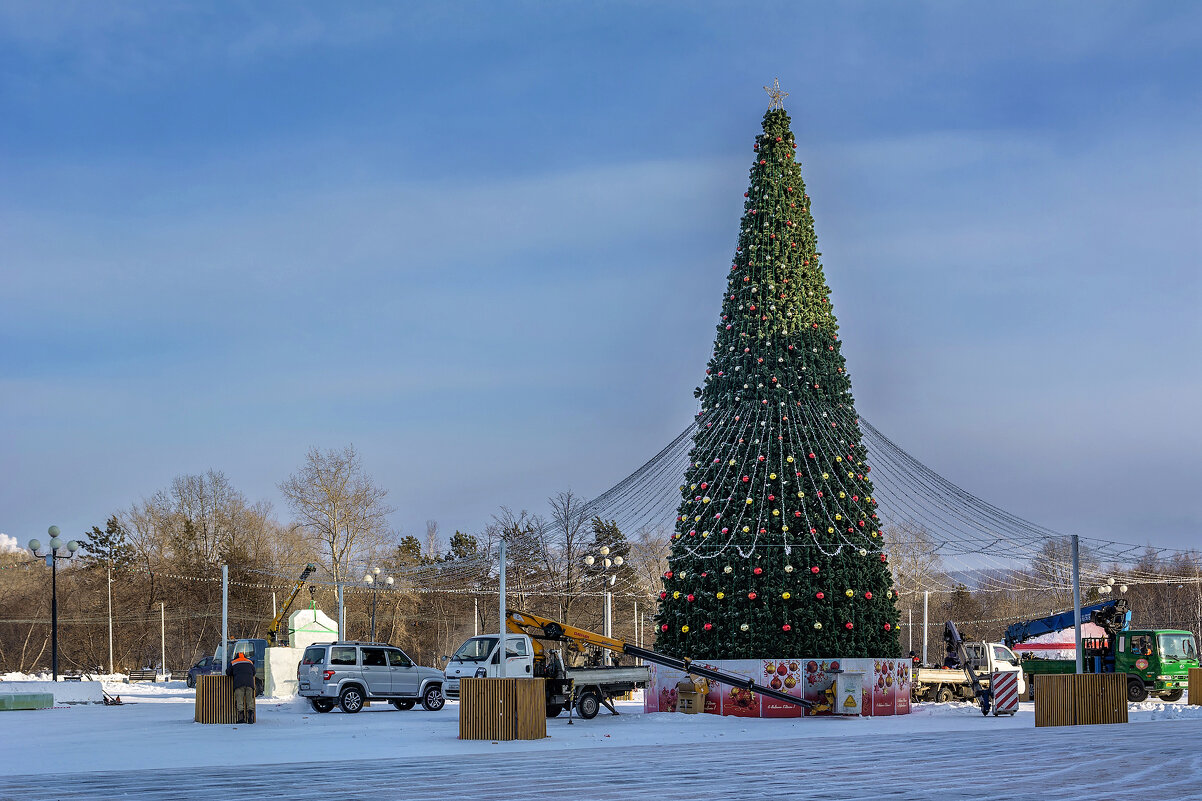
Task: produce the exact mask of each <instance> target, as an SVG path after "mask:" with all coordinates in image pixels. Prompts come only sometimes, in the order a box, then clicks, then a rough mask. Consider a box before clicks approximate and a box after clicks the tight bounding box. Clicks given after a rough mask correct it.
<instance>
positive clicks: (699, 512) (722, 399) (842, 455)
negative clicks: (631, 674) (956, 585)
mask: <svg viewBox="0 0 1202 801" xmlns="http://www.w3.org/2000/svg"><path fill="white" fill-rule="evenodd" d="M769 93H770V94H772V92H771V91H770V92H769ZM780 97H783V93H779V92H778V93H777V94H776V95H774V96H773V108H770V110H769V111H768V112H767V113H766V114H765V115H764V121H763V129H764V132H763V134H761V135H759V136H757V137H756V141H755V146H754V150H755V160H754V163H753V165H752V168H751V180H750V186H749V188H748V190H747V192H746V193H745V194H744V197H745V198H746V202H745V203H744V214H743V218H742V223H741V228H740V233H739V240H738V247H736V249H735V257H734V260H733V264H731V268H730V276H729V280H728V283H727V291H726V293H725V294H724V297H723V300H722V319H721V321H720V322H719V324H718V327H717V337H716V338H715V340H714V355H713V357H712V358H711V359H710V362H709V365H708V367H707V369H706V371H705V373H706V375H705V383H704V386H703V387H699V388H698V389H697V392H696V395H697V397H698V398H700V399H701V407H702V408H701V411H700V412H699V413H698V423H699V425H698V429H697V434H696V435H695V436H694V438H693V448H692V451H691V452H690V463H691V464H690V467H689V468H688V470H687V472H686V474H685V483H684V484H683V485H682V486H681V488H680V489H681V503H680V507H679V509H678V514H677V519H676V527H675V533H674V534H673V542H672V550H671V555H670V556H669V559H668V565H669V569H668V570H667V571H666V572H665V574H664V578H663V591H662V592H661V593H660V607H659V611H658V614H657V616H656V625H657V632H656V634H657V637H656V649H657V650H659V651H661V652H663V653H667V654H672V655H676V656H688V657H692V658H694V659H711V660H712V659H742V658H759V657H765V656H770V657H782V656H797V657H844V658H847V657H884V658H892V657H896V656H898V655H899V653H900V647H899V643H898V637H897V621H898V613H897V609H896V606H895V603H894V595H895V594H894V592H893V590H892V584H893V580H892V576H891V575H890V570H889V565H888V558H887V555H886V554H885V552H884V550H883V546H882V540H881V534H880V522H879V520H878V518H877V514H876V511H875V507H876V501H875V500H874V499H873V488H872V482H871V481H870V480H869V478H868V473H869V470H870V468H869V466H868V464H867V459H866V452H865V449H864V446H863V444H862V442H863V436H862V434H861V432H860V428H859V424H858V420H857V418H856V416H855V407H854V404H853V400H852V395H851V379H850V378H849V377H848V374H847V369H846V364H845V362H844V359H843V356H842V354H841V351H840V347H841V344H840V341H839V336H838V325H837V323H836V321H835V315H834V312H833V310H832V308H831V303H830V288H829V287H828V286H827V284H826V278H825V276H824V275H823V272H822V266H821V263H820V262H819V256H820V255H821V254H820V253H819V252H818V250H817V239H816V237H815V235H814V220H813V217H812V216H811V214H810V197H809V195H808V194H807V193H806V188H805V183H804V181H802V179H801V169H800V167H799V165H798V163H797V162H796V161H795V159H794V156H795V153H796V145H795V141H794V137H793V133H792V131H791V130H790V128H789V123H790V121H789V115H788V114H787V113H785V111H784V109H783V108H779V107H778V106H779V98H780Z"/></svg>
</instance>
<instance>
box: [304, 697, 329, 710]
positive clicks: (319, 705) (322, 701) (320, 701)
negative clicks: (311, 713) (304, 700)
mask: <svg viewBox="0 0 1202 801" xmlns="http://www.w3.org/2000/svg"><path fill="white" fill-rule="evenodd" d="M309 703H310V704H312V705H313V709H314V710H315V711H317V712H329V711H330V710H331V709H333V708H334V699H332V698H310V699H309Z"/></svg>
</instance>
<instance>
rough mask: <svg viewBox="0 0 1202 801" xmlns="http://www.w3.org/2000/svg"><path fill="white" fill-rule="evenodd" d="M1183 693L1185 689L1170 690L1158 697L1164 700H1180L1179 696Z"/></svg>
mask: <svg viewBox="0 0 1202 801" xmlns="http://www.w3.org/2000/svg"><path fill="white" fill-rule="evenodd" d="M1183 695H1185V690H1173V691H1172V692H1167V693H1165V694H1164V695H1162V696H1160V697H1161V698H1163V699H1164V700H1165V701H1180V700H1181V696H1183Z"/></svg>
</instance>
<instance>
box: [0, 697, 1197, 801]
mask: <svg viewBox="0 0 1202 801" xmlns="http://www.w3.org/2000/svg"><path fill="white" fill-rule="evenodd" d="M105 689H106V690H107V691H108V692H109V693H110V694H113V695H120V696H121V697H122V699H123V700H125V701H126V702H128V703H126V704H125V705H124V706H119V707H105V706H77V707H70V708H65V709H49V710H37V711H28V712H4V713H0V723H2V724H3V725H0V798H22V799H26V801H32V800H33V799H42V798H56V797H66V795H56V793H59V792H61V790H62V785H61V784H56V781H58V782H61V781H62V780H63V778H64V774H68V775H67V776H66V777H65V778H67V779H69V783H70V784H71V786H73V787H75V788H76V789H74V790H72V792H71V793H70V795H72V796H74V797H81V798H85V797H86V798H90V797H96V798H103V797H110V796H111V795H112V794H113V793H114V788H126V787H140V788H142V789H141V790H140V791H139V793H140V794H139V797H144V798H154V799H160V798H162V799H167V798H177V797H178V798H187V797H198V796H199V795H200V793H199V788H200V787H204V786H208V785H211V784H213V783H216V784H219V785H221V786H222V787H225V788H226V789H224V790H222V791H221V793H220V794H221V795H223V797H226V798H242V797H246V798H262V797H264V795H263V793H264V792H265V791H266V790H267V789H272V788H276V789H279V787H278V783H279V782H284V784H285V785H287V786H289V787H293V789H292V790H291V791H288V792H284V793H282V794H280V795H278V796H277V795H275V793H272V792H269V793H268V794H267V797H289V798H292V799H297V798H309V797H314V798H317V797H326V798H333V797H348V798H349V797H352V796H351V795H348V794H346V793H343V794H340V793H339V792H338V789H337V788H338V782H339V781H342V779H340V778H339V777H342V776H345V777H358V778H347V779H346V781H350V782H351V783H352V784H354V786H355V787H358V788H359V789H358V790H356V794H355V795H354V796H353V797H356V798H358V797H378V796H373V795H372V794H371V793H369V792H368V791H367V788H370V787H373V786H379V787H386V788H389V789H392V788H393V786H394V785H396V783H397V782H402V775H403V774H407V773H413V774H415V775H420V776H421V778H420V780H418V779H415V778H414V777H412V776H410V777H409V778H408V779H405V780H404V781H403V782H402V783H403V784H404V785H405V792H403V793H398V794H394V795H387V796H386V797H397V798H399V797H406V798H416V797H430V798H435V797H440V798H445V797H446V795H444V794H443V793H446V792H451V794H454V792H453V788H454V787H456V786H458V787H459V788H460V790H463V786H462V785H461V784H459V782H461V781H462V780H463V779H464V776H463V775H462V774H463V773H464V771H469V770H470V771H471V772H473V775H475V773H478V772H480V771H484V774H486V776H477V780H479V781H484V780H487V781H490V782H491V781H493V777H494V773H493V772H489V771H494V772H495V777H496V781H497V782H500V784H498V787H499V788H500V789H497V790H496V791H495V792H494V794H493V795H491V796H481V795H479V794H474V793H469V795H472V796H473V797H474V798H486V797H487V798H494V797H495V798H510V797H513V798H519V797H529V795H530V794H531V793H528V791H527V789H526V787H525V784H523V782H522V781H521V779H520V777H521V776H522V775H523V773H524V772H526V771H531V774H530V776H529V777H528V779H529V780H533V779H534V778H540V777H541V778H540V781H546V780H551V781H552V782H555V781H559V782H563V783H564V784H563V785H562V787H561V789H562V790H563V791H564V792H566V793H569V796H567V797H570V791H571V790H572V787H575V786H577V785H573V784H572V782H577V783H580V784H579V786H580V787H591V785H589V784H588V782H587V780H586V774H587V772H588V771H597V772H600V773H603V774H605V775H606V777H607V778H606V780H605V781H604V782H602V784H603V785H604V786H605V787H606V788H607V789H603V790H598V792H595V793H591V794H590V793H585V794H586V795H589V796H590V798H611V797H612V798H632V797H639V796H642V795H647V794H650V793H651V792H652V791H653V790H654V792H655V794H656V795H657V796H660V801H663V799H667V798H676V797H691V798H703V797H704V798H727V797H736V796H732V795H731V794H730V793H731V792H734V791H732V790H730V789H729V788H730V787H731V785H730V784H729V782H728V781H726V780H723V782H720V783H718V784H713V785H710V784H707V783H705V782H704V781H702V778H703V777H704V776H705V771H707V770H711V769H718V770H720V772H723V773H725V774H729V773H730V771H731V770H734V772H735V774H738V775H741V776H743V777H744V778H745V779H746V780H747V781H748V782H752V783H753V784H754V783H755V782H759V781H760V780H762V781H763V782H767V783H766V784H763V785H762V786H763V787H764V788H765V790H764V792H765V793H767V792H768V790H767V789H766V788H769V787H772V788H775V789H773V790H772V792H773V793H776V794H777V795H776V797H780V796H779V793H780V792H782V791H787V788H783V789H782V787H783V786H782V785H781V783H782V782H784V779H783V778H782V776H783V775H784V773H788V772H791V771H796V772H798V773H799V775H812V776H815V777H817V776H818V774H819V773H821V774H823V775H825V776H826V778H825V779H824V781H828V782H835V783H836V784H834V785H829V784H828V791H827V792H826V793H824V794H823V795H822V797H823V798H826V799H837V798H844V797H851V794H856V793H858V794H861V795H863V793H865V792H867V791H871V792H870V794H873V795H875V796H876V797H882V796H887V795H890V794H894V791H896V793H895V794H896V795H897V797H899V798H907V799H915V798H926V797H935V795H942V797H945V798H959V797H964V796H961V795H958V794H956V793H955V792H952V793H951V794H950V795H949V794H945V793H944V790H946V789H949V788H951V787H953V786H961V785H963V786H964V787H968V786H971V782H972V781H973V779H972V776H973V772H974V771H979V770H988V771H991V772H992V773H993V774H996V775H995V777H994V779H993V780H995V781H1001V780H1003V779H1005V780H1006V781H1007V782H1009V779H1008V778H1007V777H1009V776H1011V772H1012V773H1013V776H1015V777H1021V776H1026V775H1027V773H1029V772H1030V770H1031V768H1030V767H1029V766H1030V765H1031V764H1032V763H1033V761H1040V760H1042V761H1043V762H1046V763H1048V764H1051V765H1057V764H1060V763H1063V765H1064V768H1065V769H1066V770H1069V769H1070V768H1071V771H1072V773H1073V776H1074V777H1076V778H1074V779H1073V780H1074V781H1078V782H1079V780H1080V777H1081V775H1082V773H1081V768H1083V767H1084V765H1085V763H1086V762H1090V763H1091V764H1092V763H1094V762H1096V763H1097V770H1096V771H1095V779H1094V780H1096V781H1097V782H1098V783H1099V787H1098V790H1099V791H1101V792H1102V794H1101V795H1099V794H1097V792H1094V794H1093V795H1092V796H1080V795H1079V796H1076V797H1094V798H1110V797H1118V791H1117V787H1113V786H1112V789H1114V794H1112V795H1106V794H1105V791H1104V786H1105V785H1106V784H1107V783H1108V782H1111V781H1114V780H1115V777H1120V776H1123V775H1125V774H1126V773H1128V772H1130V771H1132V770H1135V769H1136V767H1137V766H1139V765H1144V766H1145V767H1146V766H1147V765H1148V764H1150V763H1151V764H1156V765H1158V768H1171V770H1170V772H1169V773H1165V772H1164V771H1163V770H1158V771H1153V772H1151V773H1149V774H1146V775H1143V777H1142V778H1141V780H1140V781H1141V782H1142V784H1140V785H1139V786H1140V787H1141V788H1142V789H1143V790H1149V789H1151V788H1153V787H1160V788H1162V789H1174V791H1176V788H1177V785H1176V784H1173V783H1175V782H1192V783H1193V785H1191V786H1196V785H1197V783H1198V782H1199V781H1202V765H1200V764H1199V759H1198V758H1197V757H1191V758H1189V760H1184V758H1183V757H1179V756H1175V752H1174V749H1180V750H1182V752H1183V753H1192V751H1191V749H1192V746H1191V745H1190V744H1191V743H1194V742H1197V740H1198V738H1199V736H1202V707H1189V706H1186V705H1185V704H1183V703H1180V702H1178V703H1162V702H1155V703H1152V702H1149V703H1143V704H1133V705H1132V706H1131V712H1130V719H1131V721H1132V723H1131V725H1128V726H1125V727H1116V726H1098V727H1078V728H1075V729H1038V730H1037V729H1035V728H1034V709H1033V705H1032V704H1026V703H1024V704H1022V706H1021V708H1020V711H1019V713H1018V714H1017V715H1016V716H1014V717H1000V718H994V717H988V718H986V717H982V715H981V714H980V712H979V710H977V708H976V707H975V706H972V705H970V704H966V703H953V704H918V705H917V708H916V710H915V712H914V713H913V714H911V715H908V716H899V717H884V718H871V719H859V718H810V719H792V720H789V719H759V718H734V717H725V718H722V717H717V716H713V715H678V714H671V713H658V714H644V713H643V712H642V711H641V705H640V704H639V703H638V702H629V703H623V704H620V705H619V709H620V710H621V713H622V714H621V715H620V716H618V717H613V716H610V715H609V714H608V713H605V712H602V714H601V715H599V716H598V717H597V718H595V719H594V720H591V721H581V720H576V721H575V723H573V724H571V725H569V724H568V721H567V718H566V717H564V718H556V719H553V720H550V721H548V726H547V729H548V735H549V737H548V738H547V739H545V740H538V741H524V742H509V743H496V742H488V741H460V740H459V739H458V706H457V705H456V704H454V703H449V704H447V706H446V707H445V708H444V709H442V710H441V711H439V712H426V711H425V710H423V709H421V707H418V708H416V709H413V710H409V711H405V712H398V711H396V710H395V709H393V708H392V707H391V706H388V705H376V706H372V707H371V708H369V709H366V710H364V711H363V712H361V713H359V714H357V715H347V714H344V713H342V712H339V711H334V712H330V713H327V714H319V713H317V712H314V711H313V710H312V708H311V707H310V706H309V704H308V703H307V702H306V701H303V700H301V699H298V698H288V699H261V700H260V703H259V713H258V715H259V722H258V723H256V724H255V725H253V726H246V725H240V726H210V725H201V724H196V723H193V721H192V714H193V699H194V695H193V691H192V690H189V689H187V688H186V687H185V686H184V684H183V682H169V683H166V684H145V683H139V684H123V683H115V682H111V683H106V684H105ZM1170 752H1174V753H1170ZM51 754H54V755H58V756H57V757H56V758H53V759H52V762H53V768H52V769H51V770H50V771H49V772H48V773H44V772H43V768H45V767H47V766H48V763H47V760H48V758H50V755H51ZM941 759H942V760H949V759H952V760H955V761H956V762H957V764H955V765H954V766H952V772H953V773H954V774H955V777H954V778H951V777H950V776H949V778H947V779H946V781H945V782H944V783H943V784H939V783H938V782H936V783H935V784H934V785H930V784H929V783H930V781H932V778H931V776H929V775H928V769H929V770H930V771H931V772H932V773H933V775H935V776H938V775H939V773H940V772H942V771H947V770H948V768H947V766H942V767H941V766H940V765H939V764H938V761H939V760H941ZM482 760H483V761H482ZM982 760H986V761H987V762H988V765H987V766H986V765H985V763H984V762H982ZM1107 760H1110V762H1107ZM1149 761H1150V763H1149ZM253 765H265V766H270V768H269V769H267V770H248V769H246V768H245V766H253ZM423 765H425V766H426V769H425V770H423ZM469 765H470V766H471V767H470V768H469V767H468V766H469ZM485 766H491V767H489V768H487V770H486V769H485ZM839 766H843V767H839ZM173 771H174V772H173ZM290 771H294V772H295V773H294V774H293V775H292V778H287V777H288V776H289V775H290ZM582 771H583V772H582ZM682 771H683V773H682ZM815 771H817V772H818V773H815ZM507 772H508V773H507ZM1044 772H1046V769H1044ZM1086 772H1088V771H1086ZM506 775H508V776H510V780H509V781H510V783H509V784H506V783H505V782H503V781H502V778H501V777H504V776H506ZM56 777H57V778H56ZM267 777H274V778H271V779H270V780H269V779H268V778H267ZM302 777H307V778H302ZM999 777H1001V778H999ZM844 780H846V781H844ZM271 781H275V782H277V784H276V785H272V784H271V783H270V782H271ZM413 781H420V783H421V784H422V787H423V792H424V793H428V794H420V793H418V794H415V792H414V787H413V786H412V783H413ZM1023 781H1024V782H1025V781H1027V780H1026V779H1024V780H1023ZM357 782H358V784H356V783H357ZM373 782H375V784H373ZM514 782H516V783H514ZM923 782H927V784H923ZM949 782H950V784H949ZM957 782H959V783H960V784H957ZM1166 782H1168V784H1165V783H1166ZM330 783H333V787H334V791H333V792H332V794H331V786H330ZM227 785H228V786H227ZM301 785H303V786H304V788H305V790H304V792H297V790H296V788H297V787H298V786H301ZM928 785H929V786H930V787H937V788H941V789H940V792H939V793H935V791H934V790H933V789H932V790H930V792H931V793H932V794H931V795H927V794H926V792H927V790H924V789H923V788H924V787H928ZM756 786H759V785H756ZM1022 786H1026V785H1025V784H1022V785H1014V792H1013V793H1011V794H1006V793H1003V794H1001V795H997V794H996V793H995V794H994V795H995V796H996V797H999V798H1000V797H1007V798H1026V797H1032V798H1034V797H1040V798H1053V797H1060V796H1057V795H1055V793H1051V794H1049V791H1048V788H1047V786H1046V785H1044V784H1042V783H1040V785H1039V786H1038V792H1036V791H1035V790H1031V795H1030V796H1028V795H1026V794H1025V792H1019V789H1020V788H1021V787H1022ZM185 787H189V788H191V789H190V790H188V791H185ZM686 787H689V788H691V789H690V790H689V793H691V795H689V794H687V793H685V788H686ZM720 787H726V788H728V789H727V790H724V791H720V790H719V788H720ZM835 787H839V788H842V789H843V791H845V792H840V791H835V790H834V788H835ZM1066 787H1067V785H1066ZM89 788H90V789H89ZM156 788H157V789H156ZM505 788H510V789H509V790H506V789H505ZM623 788H624V790H623V792H624V793H625V795H624V794H623V792H617V791H618V790H620V789H623ZM673 788H675V789H673ZM855 788H858V789H855ZM865 788H867V790H866V789H865ZM853 789H854V793H853ZM1080 790H1081V787H1078V788H1077V790H1076V791H1077V792H1079V791H1080ZM360 792H361V793H362V795H360V794H359V793H360ZM677 793H681V794H682V795H679V796H678V795H677ZM845 793H846V794H845ZM1198 793H1199V795H1198V796H1189V795H1188V793H1186V794H1185V795H1182V794H1181V793H1180V792H1178V793H1177V795H1176V796H1175V797H1178V798H1185V797H1202V790H1199V791H1198ZM524 794H525V795H524ZM533 794H537V793H533ZM561 797H563V796H561ZM737 797H746V798H759V797H766V796H761V795H760V794H759V793H758V792H751V791H748V792H747V793H742V792H740V793H739V794H738V796H737ZM1064 797H1071V796H1064Z"/></svg>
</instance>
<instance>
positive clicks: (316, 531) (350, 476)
mask: <svg viewBox="0 0 1202 801" xmlns="http://www.w3.org/2000/svg"><path fill="white" fill-rule="evenodd" d="M279 488H280V492H282V493H283V495H284V497H285V498H286V499H287V501H288V505H289V507H290V508H291V509H292V513H293V514H294V515H295V516H296V522H295V525H296V526H297V527H298V528H300V529H301V530H303V531H305V532H306V534H308V536H309V537H310V538H312V540H313V541H314V542H315V543H317V545H318V547H319V548H320V549H321V550H322V551H323V552H324V554H325V555H326V556H327V557H328V558H329V560H330V573H331V575H332V577H333V579H334V581H342V580H343V578H344V576H345V575H346V574H347V566H348V565H349V563H350V562H351V561H353V560H354V558H355V557H356V556H358V555H359V554H365V553H367V552H370V551H372V550H374V549H376V548H378V547H380V546H381V545H382V544H383V543H384V542H385V541H386V540H387V538H388V536H389V530H388V515H389V514H391V513H392V511H393V509H392V507H391V506H389V505H388V504H387V503H385V500H384V499H385V498H386V497H387V496H388V490H386V489H384V488H383V487H379V486H377V485H376V483H375V482H374V481H373V480H372V478H371V476H369V475H367V473H365V472H364V470H363V464H362V462H360V460H359V454H358V453H356V452H355V448H354V446H352V445H348V446H347V447H346V448H344V449H342V450H341V451H336V450H328V451H321V450H319V449H317V448H312V449H310V450H309V452H308V453H307V454H306V455H305V463H304V464H303V465H301V468H300V470H298V471H297V472H296V473H293V474H292V475H291V476H289V477H288V479H287V480H286V481H283V482H281V483H280V485H279Z"/></svg>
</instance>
